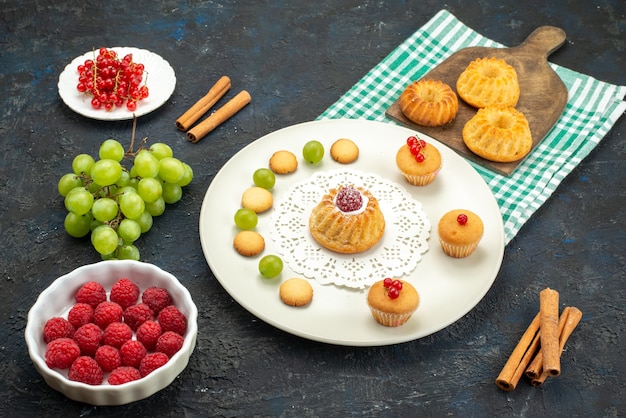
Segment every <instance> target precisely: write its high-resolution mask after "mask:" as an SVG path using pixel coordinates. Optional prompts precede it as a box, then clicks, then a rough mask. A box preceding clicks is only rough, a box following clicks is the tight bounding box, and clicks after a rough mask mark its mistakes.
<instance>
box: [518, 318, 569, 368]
mask: <svg viewBox="0 0 626 418" xmlns="http://www.w3.org/2000/svg"><path fill="white" fill-rule="evenodd" d="M571 309H572V308H570V307H569V306H567V307H566V308H565V309H563V312H561V316H559V335H561V334H562V333H563V328H564V327H565V322H566V321H567V317H568V315H569V312H570V310H571ZM539 333H541V329H539ZM542 374H543V350H542V349H541V348H539V351H538V352H537V355H536V356H535V358H534V359H533V361H531V362H530V365H529V366H528V368H527V369H526V372H525V375H526V377H528V378H529V379H531V380H532V379H537V378H538V377H539V376H541V375H542Z"/></svg>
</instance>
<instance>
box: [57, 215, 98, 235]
mask: <svg viewBox="0 0 626 418" xmlns="http://www.w3.org/2000/svg"><path fill="white" fill-rule="evenodd" d="M92 221H93V218H92V217H91V216H90V215H89V213H86V214H84V215H76V214H75V213H72V212H68V214H67V215H66V216H65V221H64V222H63V226H64V227H65V231H66V232H67V233H68V234H69V235H70V236H72V237H74V238H82V237H84V236H85V235H87V234H88V233H90V232H91V222H92Z"/></svg>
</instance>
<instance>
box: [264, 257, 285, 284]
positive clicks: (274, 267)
mask: <svg viewBox="0 0 626 418" xmlns="http://www.w3.org/2000/svg"><path fill="white" fill-rule="evenodd" d="M282 271H283V260H281V259H280V257H279V256H277V255H273V254H270V255H266V256H265V257H263V258H262V259H260V260H259V272H260V273H261V275H262V276H263V277H267V278H268V279H271V278H272V277H276V276H278V275H279V274H280V273H281V272H282Z"/></svg>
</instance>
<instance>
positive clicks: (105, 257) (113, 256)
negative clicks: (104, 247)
mask: <svg viewBox="0 0 626 418" xmlns="http://www.w3.org/2000/svg"><path fill="white" fill-rule="evenodd" d="M100 258H102V260H104V261H107V260H118V258H117V250H116V251H113V252H112V253H108V254H100Z"/></svg>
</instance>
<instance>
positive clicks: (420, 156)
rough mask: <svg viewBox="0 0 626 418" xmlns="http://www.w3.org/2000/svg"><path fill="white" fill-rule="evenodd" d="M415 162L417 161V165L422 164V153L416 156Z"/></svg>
mask: <svg viewBox="0 0 626 418" xmlns="http://www.w3.org/2000/svg"><path fill="white" fill-rule="evenodd" d="M415 161H417V162H418V163H421V162H424V154H422V153H419V154H416V155H415Z"/></svg>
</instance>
